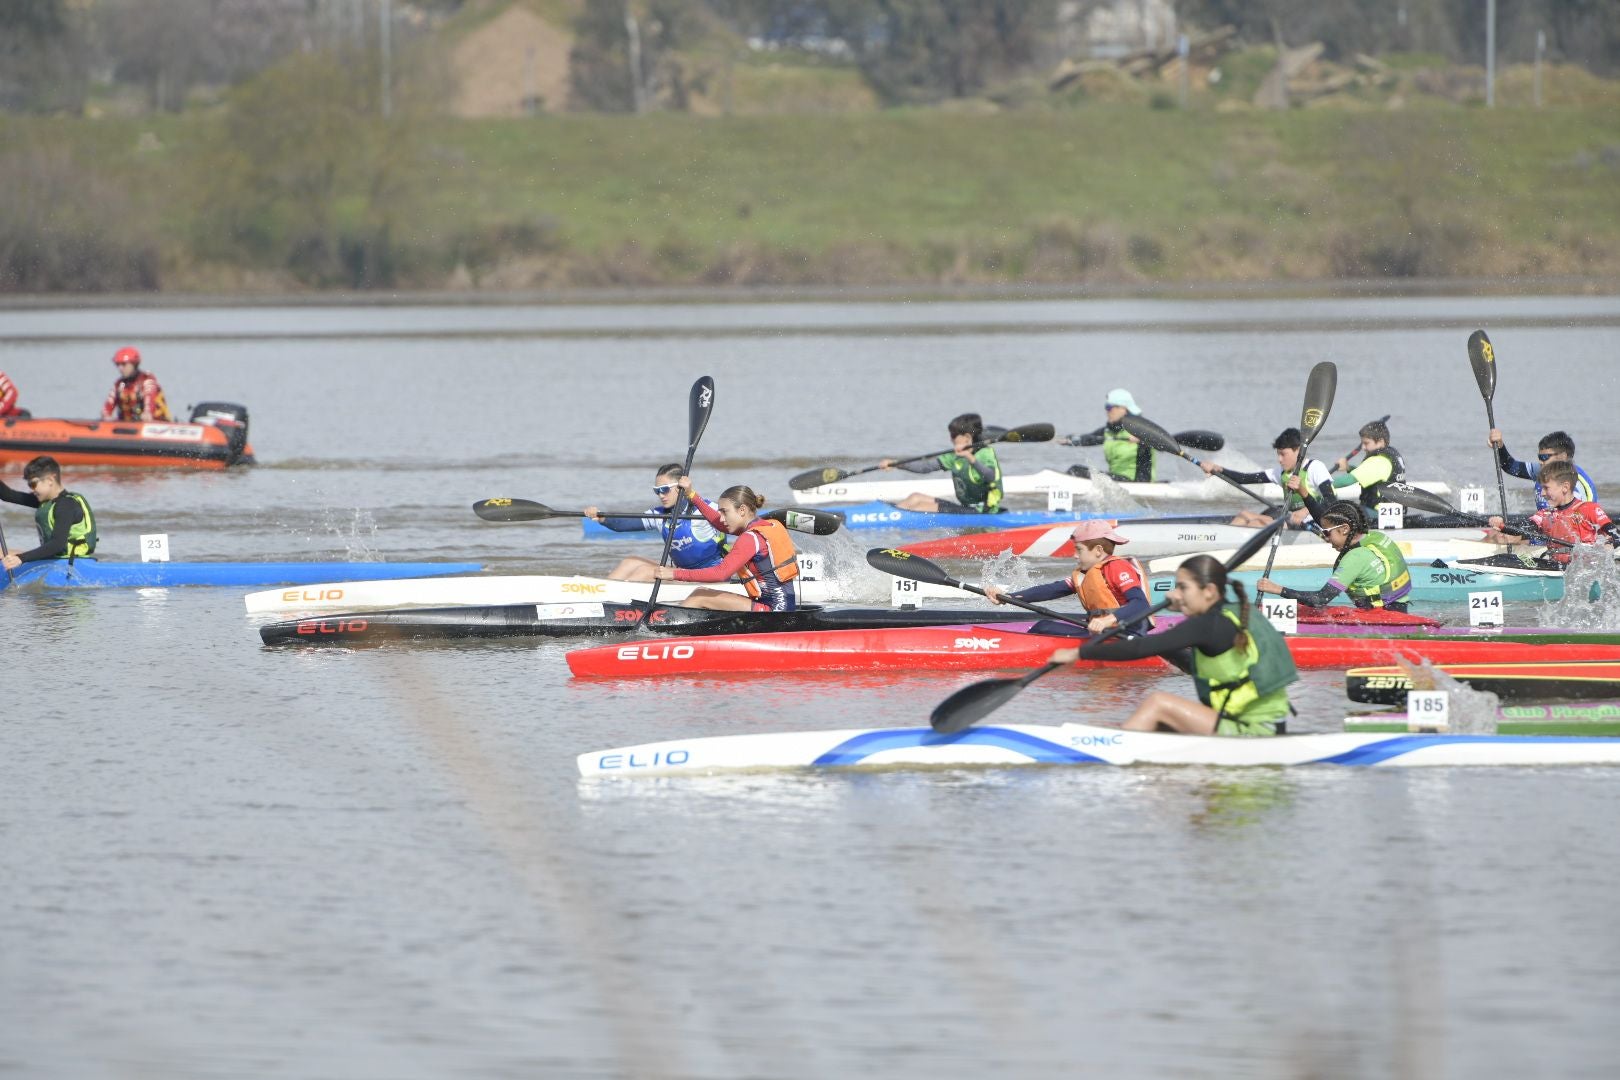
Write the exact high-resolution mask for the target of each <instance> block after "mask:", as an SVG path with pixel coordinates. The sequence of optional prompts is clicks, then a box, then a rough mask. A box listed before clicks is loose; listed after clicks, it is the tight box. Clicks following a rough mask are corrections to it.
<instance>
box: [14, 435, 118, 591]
mask: <svg viewBox="0 0 1620 1080" xmlns="http://www.w3.org/2000/svg"><path fill="white" fill-rule="evenodd" d="M23 482H24V483H26V484H27V485H28V488H29V490H28V491H17V490H15V489H13V488H11V487H9V486H8V485H7V484H6V482H5V481H4V480H0V502H8V503H14V504H15V505H17V506H29V507H33V508H34V510H35V513H34V524H35V526H37V527H38V529H39V546H38V547H36V548H34V549H33V550H31V551H23V552H12V553H11V554H10V555H7V556H5V558H4V559H3V560H0V565H4V567H5V568H6V569H7V570H15V569H17V567H19V566H21V565H22V564H23V563H28V562H40V561H42V560H44V559H69V560H71V559H77V558H80V557H82V556H85V555H92V554H94V553H95V550H96V516H95V514H94V513H92V512H91V510H90V503H89V502H88V501H86V500H85V497H84V496H83V495H80V494H78V493H77V492H72V491H65V490H63V488H62V469H61V467H60V466H58V465H57V464H56V459H55V458H52V457H45V456H43V455H41V456H40V457H37V458H35V459H34V460H32V461H30V462H29V463H28V464H27V465H25V466H24V467H23Z"/></svg>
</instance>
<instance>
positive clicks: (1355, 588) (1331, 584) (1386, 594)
mask: <svg viewBox="0 0 1620 1080" xmlns="http://www.w3.org/2000/svg"><path fill="white" fill-rule="evenodd" d="M1311 501H1312V502H1314V501H1315V500H1314V499H1313V500H1311ZM1316 521H1317V524H1318V525H1319V526H1320V527H1321V530H1322V539H1324V540H1326V541H1327V542H1328V543H1329V544H1330V545H1332V547H1333V550H1335V551H1337V552H1338V553H1339V557H1338V558H1337V559H1335V560H1334V562H1333V573H1332V576H1330V577H1329V578H1328V580H1327V584H1326V585H1323V586H1322V587H1321V588H1320V589H1317V590H1316V591H1315V592H1300V591H1299V590H1297V589H1289V588H1285V587H1283V586H1281V585H1278V584H1277V583H1276V582H1275V581H1272V580H1271V579H1270V578H1261V579H1260V580H1259V581H1258V582H1256V583H1255V586H1254V587H1255V590H1256V591H1258V592H1263V593H1269V594H1272V595H1276V596H1281V597H1283V598H1284V599H1287V600H1298V601H1299V602H1300V603H1301V604H1309V605H1310V606H1312V607H1325V606H1326V605H1328V604H1331V603H1332V602H1333V599H1334V598H1335V597H1336V596H1338V595H1339V594H1340V593H1341V592H1342V593H1345V594H1346V595H1348V596H1349V597H1350V602H1351V603H1352V604H1354V605H1355V606H1356V607H1358V608H1388V609H1389V610H1390V611H1405V610H1406V598H1407V596H1408V595H1410V594H1411V592H1412V575H1411V572H1410V571H1408V570H1407V568H1406V556H1404V555H1402V554H1401V549H1400V547H1399V546H1397V545H1396V543H1395V541H1393V540H1391V539H1390V538H1389V537H1388V536H1386V535H1385V534H1384V533H1382V532H1380V531H1378V530H1377V529H1373V530H1371V531H1369V530H1368V529H1367V519H1366V518H1365V517H1364V516H1363V515H1362V512H1361V507H1359V506H1357V505H1356V504H1355V503H1353V502H1350V501H1349V500H1347V499H1340V500H1339V501H1337V502H1334V503H1330V504H1328V507H1327V509H1325V510H1323V511H1322V513H1321V515H1320V516H1319V517H1318V518H1317V519H1316Z"/></svg>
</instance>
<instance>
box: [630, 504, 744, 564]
mask: <svg viewBox="0 0 1620 1080" xmlns="http://www.w3.org/2000/svg"><path fill="white" fill-rule="evenodd" d="M648 513H649V514H653V515H656V516H657V518H658V519H662V520H659V521H658V522H657V524H658V526H659V528H660V529H661V531H662V533H663V535H664V536H665V537H666V538H668V537H669V535H670V531H671V526H673V528H674V534H675V539H674V540H672V541H670V545H669V557H670V558H671V559H672V560H673V561H674V563H675V565H676V566H678V567H680V568H681V569H682V570H707V569H708V568H709V567H711V566H719V565H720V563H721V562H723V561H724V560H725V557H726V551H727V549H729V548H730V546H731V544H730V540H731V538H730V537H729V536H727V535H726V534H725V533H723V532H721V531H720V530H719V529H716V528H715V527H714V526H713V525H710V524H709V523H708V522H707V521H703V520H701V519H694V518H682V519H680V520H679V521H674V522H672V521H670V520H669V511H668V510H665V509H664V508H663V507H662V506H658V507H654V508H653V509H652V510H649V511H648Z"/></svg>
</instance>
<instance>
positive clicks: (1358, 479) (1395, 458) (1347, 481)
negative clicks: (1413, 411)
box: [1333, 420, 1406, 523]
mask: <svg viewBox="0 0 1620 1080" xmlns="http://www.w3.org/2000/svg"><path fill="white" fill-rule="evenodd" d="M1360 434H1361V452H1362V458H1361V464H1360V465H1357V466H1356V467H1355V468H1354V469H1351V470H1350V471H1349V472H1348V473H1345V474H1344V475H1343V476H1335V477H1334V478H1333V486H1334V487H1335V488H1342V487H1351V486H1352V485H1357V484H1359V485H1360V486H1361V505H1362V508H1363V511H1364V512H1365V513H1366V515H1367V520H1368V521H1369V522H1373V523H1376V522H1377V521H1378V504H1379V502H1380V501H1381V500H1380V499H1379V497H1378V489H1379V488H1381V487H1383V486H1384V485H1385V484H1389V483H1396V484H1402V483H1405V482H1406V461H1405V460H1404V459H1403V458H1402V457H1401V452H1400V451H1399V450H1397V449H1395V448H1394V447H1393V446H1391V445H1389V425H1388V424H1386V423H1384V422H1383V421H1382V420H1373V421H1371V422H1370V423H1366V424H1363V425H1362V426H1361V432H1360ZM1349 464H1350V463H1349V461H1347V460H1346V459H1345V458H1340V459H1339V460H1338V461H1336V462H1334V463H1333V468H1334V470H1335V471H1342V470H1343V469H1345V468H1346V467H1347V466H1348V465H1349Z"/></svg>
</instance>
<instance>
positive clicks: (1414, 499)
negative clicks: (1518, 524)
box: [1378, 484, 1575, 548]
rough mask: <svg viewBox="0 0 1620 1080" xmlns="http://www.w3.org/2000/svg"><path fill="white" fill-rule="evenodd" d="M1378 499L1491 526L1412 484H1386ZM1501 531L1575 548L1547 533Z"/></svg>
mask: <svg viewBox="0 0 1620 1080" xmlns="http://www.w3.org/2000/svg"><path fill="white" fill-rule="evenodd" d="M1378 497H1379V498H1381V499H1388V500H1389V501H1390V502H1398V503H1400V504H1401V505H1402V506H1408V507H1411V508H1412V509H1413V510H1422V511H1424V512H1425V513H1429V514H1451V515H1454V516H1456V517H1460V518H1462V519H1463V520H1465V521H1472V522H1474V523H1475V524H1478V525H1485V526H1489V525H1490V523H1491V520H1490V518H1488V517H1486V516H1485V515H1483V514H1467V513H1464V512H1463V511H1461V510H1458V509H1456V508H1455V507H1453V506H1452V505H1451V504H1450V503H1448V502H1446V500H1444V499H1442V498H1441V497H1440V496H1438V495H1436V494H1435V493H1434V492H1432V491H1424V490H1423V489H1422V488H1415V487H1413V486H1412V485H1411V484H1385V485H1384V486H1383V487H1381V488H1379V489H1378ZM1503 524H1504V526H1505V525H1506V520H1505V519H1504V522H1503ZM1500 531H1502V532H1505V533H1511V534H1512V535H1514V536H1522V537H1524V538H1525V539H1526V540H1538V541H1541V542H1542V543H1546V544H1558V545H1559V546H1561V547H1567V548H1572V547H1574V546H1575V545H1574V544H1572V543H1570V542H1569V541H1568V540H1559V539H1556V538H1554V537H1551V536H1548V535H1547V534H1546V533H1541V532H1535V531H1529V530H1524V529H1509V528H1506V527H1504V528H1503V529H1501V530H1500Z"/></svg>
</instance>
